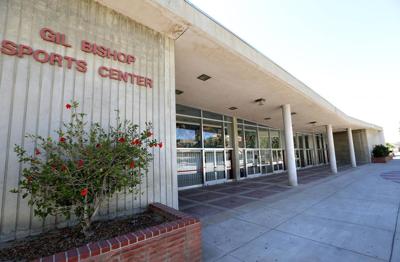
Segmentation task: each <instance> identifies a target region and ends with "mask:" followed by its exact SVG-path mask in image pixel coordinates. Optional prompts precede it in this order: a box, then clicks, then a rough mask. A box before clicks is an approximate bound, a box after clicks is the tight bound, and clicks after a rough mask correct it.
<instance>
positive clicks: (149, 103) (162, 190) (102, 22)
mask: <svg viewBox="0 0 400 262" xmlns="http://www.w3.org/2000/svg"><path fill="white" fill-rule="evenodd" d="M0 20H1V21H0V22H1V23H0V39H1V40H5V39H7V40H10V41H13V42H15V43H17V44H25V45H29V46H31V47H32V48H33V49H34V50H35V49H43V50H45V51H47V52H48V53H50V52H55V53H58V54H61V55H63V56H65V55H68V56H71V57H74V58H77V59H82V60H85V61H86V62H87V72H86V73H81V72H79V71H77V70H75V69H74V68H71V69H68V68H66V66H63V67H58V66H51V65H50V64H49V63H43V64H42V63H39V62H37V61H35V60H34V59H33V58H32V56H24V57H22V58H19V57H16V56H8V55H5V54H1V55H0V119H1V121H0V188H1V189H0V191H1V194H0V205H1V209H0V229H1V232H0V239H1V240H5V239H10V238H15V237H17V236H24V235H28V234H32V233H35V232H40V231H42V230H43V229H45V228H51V227H54V226H55V225H56V224H61V225H62V224H65V223H63V221H62V219H60V218H56V217H52V218H49V219H47V220H46V221H45V222H43V221H41V220H40V219H39V218H37V217H34V216H33V214H32V210H31V209H30V208H29V206H28V204H27V201H28V199H25V200H23V199H22V198H21V196H20V195H17V194H14V193H10V192H9V191H10V189H11V188H16V187H18V180H19V172H20V170H21V166H20V165H18V162H17V156H16V154H15V153H14V151H13V148H14V144H22V145H24V146H25V147H26V148H28V150H29V149H31V150H33V145H32V144H29V143H28V140H26V139H25V138H24V134H25V133H32V134H39V135H43V136H48V135H52V136H55V133H54V132H53V130H55V129H57V128H59V127H60V125H61V121H62V120H65V119H68V118H69V117H70V116H69V115H68V112H67V110H65V107H64V105H65V104H66V103H68V102H70V101H71V100H76V101H78V102H79V103H80V110H82V112H84V113H86V114H88V119H89V120H90V121H93V122H100V123H101V124H102V125H103V126H108V125H109V124H111V125H113V124H114V121H115V117H116V112H115V110H119V111H120V116H121V118H122V119H125V118H126V119H130V120H132V121H133V122H134V123H137V124H138V125H140V127H141V128H144V126H145V122H152V123H153V126H154V134H155V138H156V139H158V140H160V141H163V142H164V145H165V147H164V148H163V149H162V150H158V149H157V150H154V151H153V154H154V161H153V163H152V165H151V166H150V171H149V173H148V174H147V176H146V177H143V183H142V185H141V192H143V194H142V195H139V196H138V197H137V199H135V198H134V197H133V196H132V195H125V194H117V195H116V196H115V197H114V198H113V199H110V201H109V202H108V204H107V205H104V206H103V209H102V211H101V215H102V216H105V217H114V216H117V215H121V214H126V213H129V212H133V211H134V210H137V209H139V208H145V207H146V206H147V205H148V203H152V202H161V203H164V204H167V205H168V206H172V207H178V204H177V203H178V202H177V201H178V199H177V182H176V175H175V168H176V167H175V165H176V164H175V163H176V159H175V158H176V152H175V146H174V145H175V93H174V91H175V82H174V81H175V72H174V69H175V65H174V41H173V40H172V39H170V38H168V37H166V36H164V35H162V34H160V33H157V32H155V31H153V30H151V29H149V28H147V27H145V26H143V25H140V24H138V23H135V22H134V21H133V20H131V19H128V18H127V17H124V16H122V15H120V14H118V13H116V12H114V11H112V10H111V9H108V8H106V7H104V6H101V5H100V4H98V3H96V2H93V1H88V0H71V1H64V0H56V1H44V0H38V1H30V0H9V1H1V2H0ZM43 27H48V28H51V29H52V30H54V31H56V32H62V33H65V34H66V37H67V42H68V44H70V45H71V46H72V47H70V48H66V47H64V46H61V45H57V44H55V43H50V42H46V41H43V40H42V39H41V38H40V36H39V31H40V29H41V28H43ZM81 40H87V41H89V42H92V43H93V42H94V43H97V44H99V45H103V46H106V47H110V48H111V49H115V50H118V51H121V52H125V53H128V54H132V55H134V56H135V57H136V62H135V63H134V64H130V65H128V64H126V63H120V62H118V61H114V60H112V59H107V58H102V57H99V56H96V55H94V54H89V53H85V52H82V51H81V50H80V42H81ZM100 66H107V67H112V68H116V69H118V70H122V71H126V72H133V73H135V74H138V75H143V76H147V77H149V78H151V79H152V80H153V87H152V88H146V87H143V86H138V85H136V84H135V85H133V84H131V83H130V82H129V83H125V82H123V81H117V80H111V79H109V78H101V77H100V76H99V75H98V72H97V69H98V68H99V67H100Z"/></svg>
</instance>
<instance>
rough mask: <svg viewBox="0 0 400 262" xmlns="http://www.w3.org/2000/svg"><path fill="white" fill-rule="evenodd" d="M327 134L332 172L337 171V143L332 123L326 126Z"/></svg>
mask: <svg viewBox="0 0 400 262" xmlns="http://www.w3.org/2000/svg"><path fill="white" fill-rule="evenodd" d="M326 134H327V136H328V154H329V163H330V165H331V171H332V173H334V174H336V173H337V166H336V155H335V144H334V142H333V132H332V125H327V126H326Z"/></svg>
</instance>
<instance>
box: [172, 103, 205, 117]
mask: <svg viewBox="0 0 400 262" xmlns="http://www.w3.org/2000/svg"><path fill="white" fill-rule="evenodd" d="M176 113H177V114H180V115H188V116H197V117H201V111H200V109H196V108H192V107H188V106H183V105H179V104H177V105H176Z"/></svg>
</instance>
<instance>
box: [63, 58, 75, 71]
mask: <svg viewBox="0 0 400 262" xmlns="http://www.w3.org/2000/svg"><path fill="white" fill-rule="evenodd" d="M64 59H65V60H67V68H68V69H71V67H72V62H75V61H76V60H75V58H72V57H69V56H64Z"/></svg>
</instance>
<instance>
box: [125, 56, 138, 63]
mask: <svg viewBox="0 0 400 262" xmlns="http://www.w3.org/2000/svg"><path fill="white" fill-rule="evenodd" d="M135 61H136V58H135V57H134V56H131V55H128V56H127V58H126V62H127V63H128V64H129V65H130V64H131V63H135Z"/></svg>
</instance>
